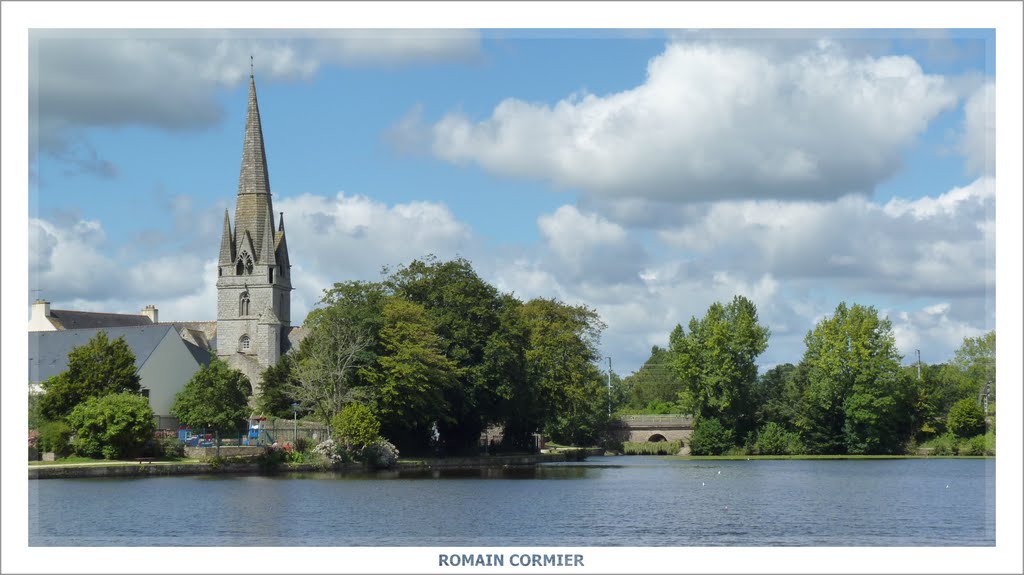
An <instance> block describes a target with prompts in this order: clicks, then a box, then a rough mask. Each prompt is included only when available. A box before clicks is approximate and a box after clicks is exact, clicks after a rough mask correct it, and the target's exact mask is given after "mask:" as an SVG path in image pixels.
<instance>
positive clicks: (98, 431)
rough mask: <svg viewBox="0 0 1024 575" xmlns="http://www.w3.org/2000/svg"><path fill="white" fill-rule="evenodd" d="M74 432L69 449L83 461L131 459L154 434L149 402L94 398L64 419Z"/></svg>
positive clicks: (133, 397)
mask: <svg viewBox="0 0 1024 575" xmlns="http://www.w3.org/2000/svg"><path fill="white" fill-rule="evenodd" d="M68 425H70V426H71V428H72V429H74V431H75V440H74V442H73V443H72V447H73V448H74V450H75V452H76V453H78V454H79V455H82V456H85V457H101V456H102V457H103V458H104V459H118V458H125V457H129V456H132V455H134V454H136V453H138V452H140V451H142V449H143V447H144V446H145V445H146V442H147V441H149V440H150V439H152V437H153V432H154V431H156V424H155V423H154V422H153V410H152V409H150V407H149V400H148V399H146V398H145V397H142V396H141V395H139V394H137V393H131V392H126V393H116V394H112V395H105V396H102V397H94V398H92V399H89V400H88V401H86V402H85V403H82V404H79V405H78V406H77V407H75V408H74V409H73V410H71V414H70V415H68Z"/></svg>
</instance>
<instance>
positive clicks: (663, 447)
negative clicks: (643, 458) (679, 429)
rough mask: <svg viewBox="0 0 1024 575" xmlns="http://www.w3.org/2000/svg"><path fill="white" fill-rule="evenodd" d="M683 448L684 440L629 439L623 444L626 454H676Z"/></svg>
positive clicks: (623, 450)
mask: <svg viewBox="0 0 1024 575" xmlns="http://www.w3.org/2000/svg"><path fill="white" fill-rule="evenodd" d="M682 448H683V442H682V441H657V442H654V441H627V442H625V443H623V444H622V452H623V453H625V454H626V455H675V454H677V453H679V450H680V449H682Z"/></svg>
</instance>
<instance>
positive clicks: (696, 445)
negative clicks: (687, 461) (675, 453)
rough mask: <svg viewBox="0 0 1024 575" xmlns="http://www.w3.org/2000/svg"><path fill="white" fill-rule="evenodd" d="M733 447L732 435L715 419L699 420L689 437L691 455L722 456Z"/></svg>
mask: <svg viewBox="0 0 1024 575" xmlns="http://www.w3.org/2000/svg"><path fill="white" fill-rule="evenodd" d="M732 446H733V433H732V430H731V429H726V428H724V427H723V426H722V424H721V423H720V422H719V421H718V420H717V419H715V418H713V417H712V418H709V419H701V420H699V421H698V422H697V424H696V425H695V426H694V428H693V436H692V437H690V453H691V454H692V455H722V454H723V453H725V452H727V451H728V450H729V449H730V448H732Z"/></svg>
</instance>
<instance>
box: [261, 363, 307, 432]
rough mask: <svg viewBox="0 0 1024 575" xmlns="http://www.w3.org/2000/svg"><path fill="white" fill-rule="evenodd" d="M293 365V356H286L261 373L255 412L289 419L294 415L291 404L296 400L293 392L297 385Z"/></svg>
mask: <svg viewBox="0 0 1024 575" xmlns="http://www.w3.org/2000/svg"><path fill="white" fill-rule="evenodd" d="M294 363H295V359H294V358H293V356H292V355H291V354H287V355H284V356H283V357H281V360H280V361H278V362H277V365H272V366H270V367H268V368H267V369H265V370H264V371H263V384H262V385H261V386H260V394H259V396H258V397H257V399H256V411H258V412H260V413H262V414H264V415H267V416H274V417H284V418H289V417H292V416H293V415H294V413H293V410H292V404H293V403H295V401H296V400H295V397H294V395H293V391H294V388H295V384H296V383H297V382H296V379H295V372H294V369H293V368H294Z"/></svg>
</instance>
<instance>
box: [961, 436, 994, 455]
mask: <svg viewBox="0 0 1024 575" xmlns="http://www.w3.org/2000/svg"><path fill="white" fill-rule="evenodd" d="M987 447H988V446H987V445H986V442H985V436H984V435H975V436H974V437H972V438H970V439H967V440H964V441H963V442H961V443H960V455H975V456H978V455H987V454H988V449H987Z"/></svg>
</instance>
